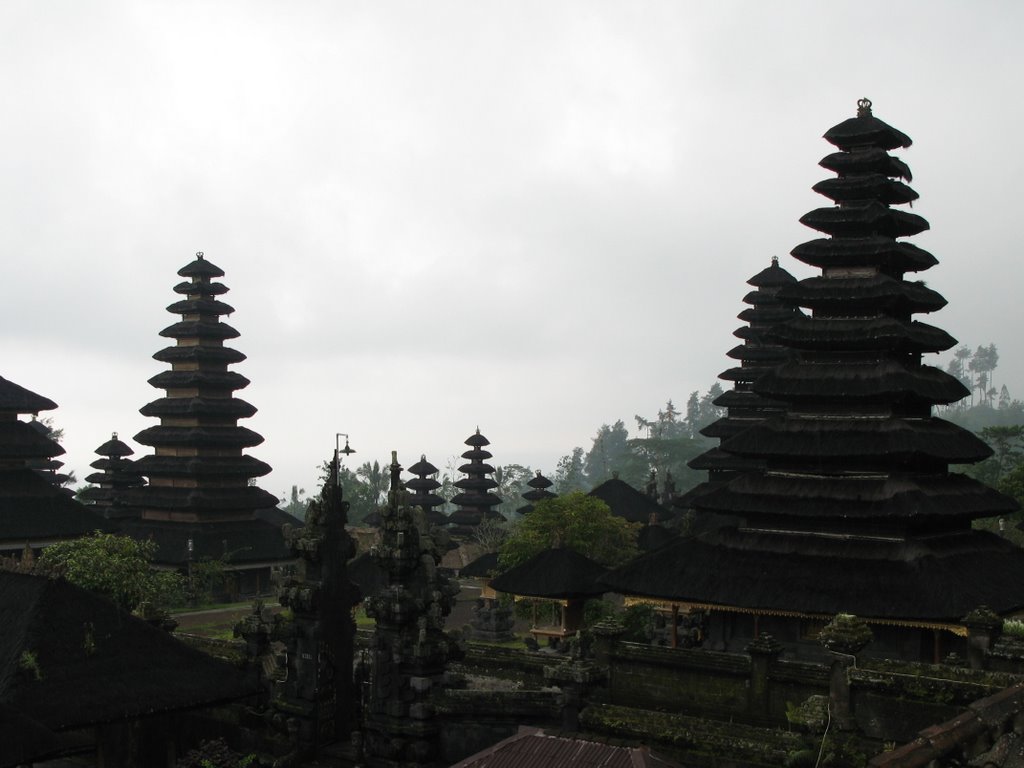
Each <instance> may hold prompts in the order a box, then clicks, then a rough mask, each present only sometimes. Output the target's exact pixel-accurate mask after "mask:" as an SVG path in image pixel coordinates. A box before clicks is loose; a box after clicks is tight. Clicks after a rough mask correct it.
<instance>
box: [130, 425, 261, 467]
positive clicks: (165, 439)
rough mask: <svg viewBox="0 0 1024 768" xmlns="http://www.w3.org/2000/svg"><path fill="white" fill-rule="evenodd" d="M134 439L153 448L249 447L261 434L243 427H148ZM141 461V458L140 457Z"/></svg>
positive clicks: (254, 443)
mask: <svg viewBox="0 0 1024 768" xmlns="http://www.w3.org/2000/svg"><path fill="white" fill-rule="evenodd" d="M135 441H136V442H138V443H142V445H148V446H151V447H154V448H159V447H169V446H178V445H188V446H191V447H194V448H251V447H252V446H254V445H259V444H260V443H262V442H263V436H262V435H260V434H258V433H256V432H253V431H252V430H251V429H246V428H245V427H163V426H160V427H150V428H149V429H144V430H142V431H141V432H139V434H137V435H136V436H135ZM140 461H141V459H140Z"/></svg>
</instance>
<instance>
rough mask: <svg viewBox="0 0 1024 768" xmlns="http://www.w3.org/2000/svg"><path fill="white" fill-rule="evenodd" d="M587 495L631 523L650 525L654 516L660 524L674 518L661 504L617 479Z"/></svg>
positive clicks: (605, 482) (606, 481)
mask: <svg viewBox="0 0 1024 768" xmlns="http://www.w3.org/2000/svg"><path fill="white" fill-rule="evenodd" d="M587 495H588V496H593V497H594V498H596V499H600V500H601V501H603V502H604V503H605V504H607V505H608V509H610V510H611V512H612V514H613V515H615V516H616V517H621V518H623V519H624V520H627V521H629V522H631V523H648V522H650V520H651V515H652V514H653V515H654V516H655V520H657V522H659V523H663V522H665V521H666V520H669V519H670V518H671V517H672V513H671V512H670V511H669V510H667V509H665V508H664V507H663V506H661V504H659V503H658V502H656V501H654V499H652V498H651V497H650V496H647V495H645V494H643V493H641V492H640V491H638V490H637V489H636V488H634V487H633V486H631V485H630V484H629V483H627V482H626V481H624V480H620V479H619V478H617V477H613V478H612V479H611V480H605V481H604V482H603V483H601V484H600V485H599V486H597V488H595V489H594V490H592V491H591V492H590V493H588V494H587Z"/></svg>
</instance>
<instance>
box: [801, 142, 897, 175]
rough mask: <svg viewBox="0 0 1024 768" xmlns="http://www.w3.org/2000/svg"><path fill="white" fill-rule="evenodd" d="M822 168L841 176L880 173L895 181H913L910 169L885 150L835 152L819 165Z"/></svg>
mask: <svg viewBox="0 0 1024 768" xmlns="http://www.w3.org/2000/svg"><path fill="white" fill-rule="evenodd" d="M818 165H820V166H821V167H822V168H826V169H828V170H830V171H835V172H836V173H841V174H851V173H880V174H882V175H884V176H889V177H892V178H894V179H903V180H905V181H913V180H914V177H913V175H912V174H911V173H910V167H909V166H908V165H907V164H906V163H904V162H903V161H902V160H900V159H899V158H896V157H893V156H892V155H890V154H889V153H888V152H886V151H885V150H884V149H878V148H875V149H860V150H858V151H857V152H833V153H832V154H831V155H826V156H825V157H824V158H822V159H821V161H820V162H819V163H818Z"/></svg>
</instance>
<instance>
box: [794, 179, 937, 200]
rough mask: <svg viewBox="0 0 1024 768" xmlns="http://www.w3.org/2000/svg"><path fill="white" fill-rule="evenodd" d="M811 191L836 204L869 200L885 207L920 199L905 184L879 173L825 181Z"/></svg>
mask: <svg viewBox="0 0 1024 768" xmlns="http://www.w3.org/2000/svg"><path fill="white" fill-rule="evenodd" d="M811 189H813V190H814V191H815V192H817V193H818V194H819V195H824V196H825V197H827V198H829V199H830V200H834V201H835V202H837V203H846V202H853V201H857V200H868V199H870V200H878V201H879V202H881V203H885V204H886V205H902V204H904V203H912V202H913V201H914V200H917V198H918V197H920V195H918V194H917V192H915V191H914V190H912V189H911V188H910V187H908V186H907V185H906V184H904V183H902V182H899V181H894V180H893V179H890V178H888V177H887V176H884V175H883V174H881V173H870V174H858V175H857V176H841V177H839V178H835V179H825V180H824V181H819V182H818V183H817V184H815V185H814V186H813V187H811Z"/></svg>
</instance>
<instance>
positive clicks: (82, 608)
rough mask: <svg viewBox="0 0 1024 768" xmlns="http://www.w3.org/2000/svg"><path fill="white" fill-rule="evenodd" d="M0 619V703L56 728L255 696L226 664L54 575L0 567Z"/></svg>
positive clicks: (120, 719)
mask: <svg viewBox="0 0 1024 768" xmlns="http://www.w3.org/2000/svg"><path fill="white" fill-rule="evenodd" d="M0 624H2V625H3V627H4V632H3V633H2V635H0V704H2V705H4V706H7V707H10V708H12V709H15V710H17V711H18V712H21V713H23V714H24V715H26V716H29V717H31V718H33V719H34V720H36V721H38V722H40V723H41V724H42V725H44V726H45V727H47V728H50V729H52V730H55V731H63V730H71V729H79V728H85V727H88V726H94V725H99V724H102V723H111V722H117V721H131V720H135V719H137V718H142V717H145V716H148V715H153V714H157V713H160V712H169V711H174V710H182V709H191V708H195V707H200V706H209V705H212V704H217V703H221V702H225V701H230V700H232V699H237V698H242V697H245V696H248V695H251V694H255V686H254V684H253V683H250V682H249V681H248V679H247V677H246V676H245V675H243V674H242V673H241V672H240V671H238V670H237V669H235V668H234V667H232V666H231V665H229V664H226V663H224V662H221V661H217V660H215V659H213V658H211V657H210V656H208V655H206V654H204V653H201V652H200V651H197V650H194V649H192V648H190V647H188V646H186V645H184V644H183V643H181V642H179V641H178V640H176V639H175V638H174V637H172V636H171V635H169V634H168V633H166V632H164V631H163V630H160V629H157V628H156V627H153V626H151V625H149V624H147V623H146V622H144V621H142V620H140V619H137V618H135V617H133V616H130V615H128V614H126V613H124V612H123V611H121V610H119V609H118V608H117V607H116V606H115V605H114V604H113V603H111V602H109V601H107V600H105V599H103V598H101V597H98V596H96V595H93V594H92V593H90V592H86V591H85V590H83V589H79V588H78V587H75V586H73V585H70V584H67V583H65V582H63V581H57V580H53V579H47V578H43V577H39V576H27V575H24V574H19V573H9V572H0ZM29 653H30V654H31V655H32V658H33V661H34V665H35V667H36V669H37V671H38V674H36V673H34V672H33V671H32V670H31V669H26V668H25V665H24V663H23V659H24V658H25V654H29Z"/></svg>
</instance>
